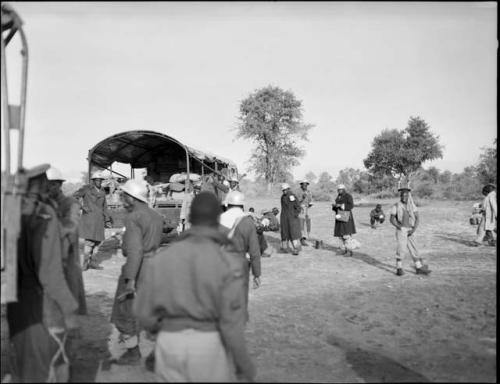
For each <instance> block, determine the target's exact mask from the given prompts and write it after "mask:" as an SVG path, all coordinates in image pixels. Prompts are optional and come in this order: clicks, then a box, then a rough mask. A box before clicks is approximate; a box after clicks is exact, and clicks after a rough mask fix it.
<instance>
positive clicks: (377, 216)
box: [370, 204, 385, 228]
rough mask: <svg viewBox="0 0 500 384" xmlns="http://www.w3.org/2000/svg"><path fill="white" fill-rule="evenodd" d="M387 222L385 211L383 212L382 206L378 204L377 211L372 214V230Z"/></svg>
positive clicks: (374, 210)
mask: <svg viewBox="0 0 500 384" xmlns="http://www.w3.org/2000/svg"><path fill="white" fill-rule="evenodd" d="M384 220H385V214H384V211H383V210H382V205H381V204H377V205H376V206H375V209H372V211H371V212H370V225H371V226H372V228H375V227H376V223H380V224H382V223H383V222H384Z"/></svg>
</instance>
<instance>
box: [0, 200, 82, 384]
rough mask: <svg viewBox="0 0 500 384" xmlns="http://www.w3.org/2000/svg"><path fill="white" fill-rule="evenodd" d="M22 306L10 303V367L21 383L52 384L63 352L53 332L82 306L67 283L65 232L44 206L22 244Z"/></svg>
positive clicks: (27, 223)
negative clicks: (53, 370) (52, 374)
mask: <svg viewBox="0 0 500 384" xmlns="http://www.w3.org/2000/svg"><path fill="white" fill-rule="evenodd" d="M17 262H18V274H17V279H18V301H17V302H15V303H8V304H7V322H8V324H9V335H10V341H11V353H12V355H11V360H10V367H11V371H12V374H13V376H14V381H15V382H21V383H22V382H39V383H43V382H46V381H47V379H48V376H49V368H50V363H51V360H52V357H53V356H54V354H55V353H56V351H57V350H58V346H57V344H56V342H55V341H54V339H53V338H52V337H51V336H50V335H49V331H48V328H49V327H62V328H63V329H64V327H65V317H66V316H69V315H74V312H75V310H76V309H77V303H76V300H75V299H74V297H73V295H72V294H71V292H70V290H69V288H68V285H67V284H66V280H65V278H64V273H63V266H62V247H61V232H60V226H59V223H58V219H57V214H56V212H55V211H54V209H53V208H52V207H51V206H49V205H48V204H45V203H42V202H40V201H39V202H38V206H37V208H36V210H35V212H34V213H33V214H32V215H30V216H22V221H21V233H20V237H19V241H18V254H17Z"/></svg>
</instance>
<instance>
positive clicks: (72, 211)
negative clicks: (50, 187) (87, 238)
mask: <svg viewBox="0 0 500 384" xmlns="http://www.w3.org/2000/svg"><path fill="white" fill-rule="evenodd" d="M55 203H56V207H55V209H56V211H57V216H58V218H59V222H60V223H61V232H62V248H63V249H62V250H63V268H64V275H65V277H66V282H67V283H68V287H69V289H70V290H71V293H72V294H73V296H74V297H75V299H76V300H77V302H78V314H80V315H86V314H87V303H86V301H85V289H84V286H83V276H82V267H81V265H80V252H79V247H78V223H79V217H78V216H79V215H78V211H79V210H80V204H78V201H76V200H75V199H73V198H72V197H70V196H64V194H62V193H61V194H60V195H59V196H58V198H57V199H56V201H55Z"/></svg>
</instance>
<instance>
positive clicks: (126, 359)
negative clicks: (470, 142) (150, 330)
mask: <svg viewBox="0 0 500 384" xmlns="http://www.w3.org/2000/svg"><path fill="white" fill-rule="evenodd" d="M139 361H141V351H140V350H139V346H138V345H136V346H135V347H133V348H127V351H126V352H125V353H124V354H123V355H121V356H120V357H119V358H118V360H116V364H118V365H129V364H136V363H138V362H139Z"/></svg>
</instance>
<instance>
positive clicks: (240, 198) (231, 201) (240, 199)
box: [226, 191, 245, 205]
mask: <svg viewBox="0 0 500 384" xmlns="http://www.w3.org/2000/svg"><path fill="white" fill-rule="evenodd" d="M226 204H227V205H245V195H244V194H243V193H241V192H239V191H232V192H229V193H228V194H227V197H226Z"/></svg>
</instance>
